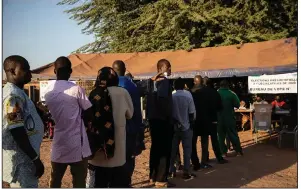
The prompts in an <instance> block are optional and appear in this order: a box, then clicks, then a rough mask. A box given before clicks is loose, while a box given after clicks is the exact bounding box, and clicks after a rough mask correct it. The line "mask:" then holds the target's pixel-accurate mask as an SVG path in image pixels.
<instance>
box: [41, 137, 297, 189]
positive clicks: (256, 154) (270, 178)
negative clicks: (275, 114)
mask: <svg viewBox="0 0 301 189" xmlns="http://www.w3.org/2000/svg"><path fill="white" fill-rule="evenodd" d="M239 135H240V141H241V142H242V146H243V148H244V156H237V157H232V158H228V160H229V161H230V162H229V163H228V164H223V165H220V164H216V163H215V157H214V154H213V151H212V149H211V148H210V159H211V160H212V163H211V164H212V165H213V168H212V169H208V170H202V171H199V172H195V174H196V175H197V177H196V178H194V179H191V180H187V181H185V180H183V179H182V178H181V177H180V176H179V177H177V178H174V179H171V180H170V181H171V182H172V183H174V184H176V187H177V188H190V187H191V188H213V187H214V188H225V187H226V188H236V187H248V188H249V187H250V188H251V187H252V188H253V187H254V188H260V187H271V188H274V187H277V188H278V187H280V188H287V187H290V188H291V187H293V188H295V187H297V160H298V158H297V151H296V150H294V149H292V148H291V147H292V146H293V144H292V142H293V141H292V140H291V138H289V137H287V138H285V139H286V140H285V141H284V144H285V145H284V146H283V148H281V149H279V148H278V147H277V140H276V139H271V140H264V141H263V142H261V143H257V144H254V143H253V141H252V135H251V132H249V131H245V132H240V133H239ZM146 146H147V150H145V151H144V152H143V153H142V154H141V155H140V156H138V157H137V160H136V168H135V172H134V175H133V183H132V186H133V187H149V185H148V172H149V170H148V161H149V148H150V138H149V137H147V138H146ZM210 146H211V145H210ZM50 149H51V141H49V140H45V141H44V142H43V144H42V148H41V158H42V161H43V162H44V165H45V174H44V175H43V177H42V178H41V179H40V183H39V187H48V182H49V179H50V170H51V167H50ZM198 149H200V144H199V143H198ZM198 154H199V157H201V153H200V152H199V153H198ZM62 187H66V188H71V187H72V177H71V174H70V170H69V169H68V170H67V172H66V174H65V176H64V178H63V181H62Z"/></svg>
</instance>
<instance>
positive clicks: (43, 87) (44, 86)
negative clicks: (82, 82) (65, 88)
mask: <svg viewBox="0 0 301 189" xmlns="http://www.w3.org/2000/svg"><path fill="white" fill-rule="evenodd" d="M55 81H56V80H49V81H40V100H41V101H45V94H46V93H47V92H48V91H47V88H48V86H49V85H50V84H52V83H54V82H55ZM71 82H73V83H76V82H75V81H71Z"/></svg>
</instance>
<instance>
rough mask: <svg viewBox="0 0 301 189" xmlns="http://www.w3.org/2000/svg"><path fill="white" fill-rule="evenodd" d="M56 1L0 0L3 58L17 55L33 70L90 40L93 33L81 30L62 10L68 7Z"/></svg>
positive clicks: (92, 39)
mask: <svg viewBox="0 0 301 189" xmlns="http://www.w3.org/2000/svg"><path fill="white" fill-rule="evenodd" d="M58 2H59V0H3V5H2V6H3V17H2V19H3V25H2V27H3V36H2V37H3V60H4V59H5V58H6V57H8V56H10V55H21V56H23V57H24V58H26V59H27V60H28V61H29V64H30V66H31V69H34V68H38V67H40V66H43V65H45V64H48V63H51V62H54V61H55V59H56V58H58V57H59V56H68V55H69V54H70V53H71V52H72V51H74V50H76V49H78V48H79V47H81V46H83V45H85V44H87V43H90V42H93V41H94V37H93V35H86V34H82V33H81V29H82V28H83V27H84V26H81V25H77V22H76V21H74V20H71V19H69V17H70V15H68V14H67V13H64V10H66V9H68V8H69V7H68V6H61V5H56V4H57V3H58ZM3 60H2V62H3Z"/></svg>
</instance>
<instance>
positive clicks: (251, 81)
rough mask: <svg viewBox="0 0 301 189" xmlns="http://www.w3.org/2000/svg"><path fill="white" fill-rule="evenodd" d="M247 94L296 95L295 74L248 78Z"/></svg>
mask: <svg viewBox="0 0 301 189" xmlns="http://www.w3.org/2000/svg"><path fill="white" fill-rule="evenodd" d="M248 89H249V93H255V94H259V93H266V94H280V93H297V73H296V72H295V73H288V74H278V75H261V76H249V77H248Z"/></svg>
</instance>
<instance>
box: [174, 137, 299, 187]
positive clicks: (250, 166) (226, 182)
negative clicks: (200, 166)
mask: <svg viewBox="0 0 301 189" xmlns="http://www.w3.org/2000/svg"><path fill="white" fill-rule="evenodd" d="M276 139H277V138H272V139H271V140H269V139H266V140H263V143H257V144H253V145H244V144H242V145H243V146H245V147H244V156H237V157H231V158H227V159H228V160H229V161H230V163H229V164H224V165H220V164H216V163H215V160H213V163H212V165H213V166H214V167H213V168H212V169H208V170H202V171H199V172H195V174H196V175H197V177H196V178H194V179H191V180H187V181H185V180H183V179H182V178H174V179H172V180H171V182H172V183H175V184H176V187H177V188H182V187H185V188H200V187H202V188H204V187H205V188H210V187H217V188H225V187H226V188H237V187H245V186H246V185H248V184H249V183H251V182H252V181H255V180H258V179H261V178H263V177H264V176H268V175H271V174H274V173H277V172H279V171H282V170H284V169H287V168H289V167H291V166H292V165H293V164H295V163H297V159H298V158H297V152H296V150H293V149H287V148H286V149H284V148H282V149H279V148H277V140H276ZM273 176H275V175H273ZM278 176H279V177H283V176H281V175H280V174H279V175H278ZM296 181H297V178H296ZM288 182H289V183H286V184H284V185H282V184H279V185H281V186H279V185H278V184H277V182H273V183H275V184H273V186H271V183H262V186H257V187H285V186H287V187H296V186H297V182H296V183H291V182H290V181H288ZM265 185H267V186H265ZM247 187H252V185H251V186H247ZM254 187H256V185H255V186H254Z"/></svg>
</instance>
